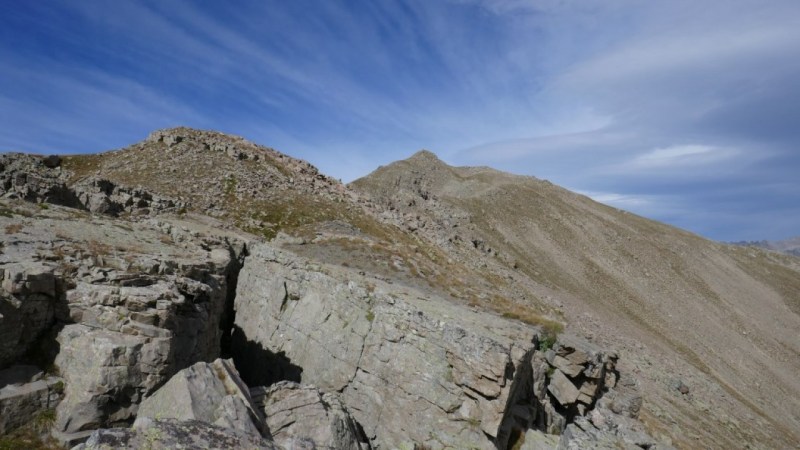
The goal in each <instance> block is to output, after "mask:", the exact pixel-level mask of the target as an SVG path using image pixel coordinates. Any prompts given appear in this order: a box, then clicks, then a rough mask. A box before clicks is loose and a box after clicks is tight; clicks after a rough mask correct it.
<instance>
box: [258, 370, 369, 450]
mask: <svg viewBox="0 0 800 450" xmlns="http://www.w3.org/2000/svg"><path fill="white" fill-rule="evenodd" d="M263 408H264V414H265V416H266V418H267V424H268V425H269V429H270V432H271V433H272V437H273V439H274V441H275V443H276V444H278V445H281V446H283V447H284V448H298V447H299V446H302V445H312V447H311V448H317V449H324V448H330V449H341V450H361V449H367V448H369V444H368V443H367V442H362V436H361V432H360V425H358V424H357V423H356V421H355V420H354V419H353V418H352V417H350V413H349V412H348V411H347V409H346V408H345V406H344V405H343V404H342V402H341V401H340V400H339V398H338V396H336V395H334V394H324V393H322V392H320V391H319V390H318V389H316V388H314V387H313V386H301V385H300V384H297V383H293V382H289V381H282V382H279V383H277V384H275V385H273V386H271V387H270V388H269V389H268V390H267V391H266V392H265V394H264V398H263Z"/></svg>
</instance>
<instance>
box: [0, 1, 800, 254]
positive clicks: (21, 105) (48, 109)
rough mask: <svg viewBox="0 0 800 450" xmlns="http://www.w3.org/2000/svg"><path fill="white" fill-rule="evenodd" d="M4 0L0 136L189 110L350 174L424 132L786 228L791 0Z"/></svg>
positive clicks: (792, 71)
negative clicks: (30, 0) (205, 0)
mask: <svg viewBox="0 0 800 450" xmlns="http://www.w3.org/2000/svg"><path fill="white" fill-rule="evenodd" d="M0 7H2V10H3V16H2V17H3V18H2V27H0V36H1V37H2V38H1V39H0V60H1V61H2V64H1V65H0V86H2V87H1V88H0V151H15V150H16V151H32V152H41V153H56V152H60V153H75V152H96V151H101V150H106V149H111V148H118V147H122V146H126V145H129V144H131V143H134V142H137V141H139V140H141V139H143V138H144V137H145V136H146V135H147V133H148V132H150V131H152V130H154V129H157V128H165V127H171V126H178V125H186V126H192V127H197V128H204V129H215V130H219V131H223V132H228V133H233V134H237V135H241V136H243V137H245V138H247V139H249V140H252V141H255V142H258V143H260V144H263V145H267V146H271V147H274V148H276V149H278V150H280V151H282V152H285V153H287V154H290V155H292V156H296V157H300V158H303V159H306V160H308V161H309V162H311V163H313V164H315V165H316V166H318V167H319V168H320V169H321V170H322V171H323V172H325V173H327V174H329V175H332V176H334V177H338V178H342V179H343V180H344V181H350V180H352V179H354V178H357V177H359V176H363V175H365V174H367V173H368V172H370V171H371V170H374V169H375V168H376V167H377V166H378V165H382V164H387V163H389V162H391V161H394V160H398V159H402V158H405V157H407V156H409V155H410V154H412V153H413V152H415V151H416V150H418V149H420V148H427V149H431V150H432V151H434V152H435V153H437V154H438V155H439V156H440V157H441V158H442V159H443V160H444V161H446V162H448V163H450V164H455V165H487V166H492V167H495V168H498V169H501V170H506V171H510V172H514V173H518V174H526V175H533V176H536V177H538V178H544V179H549V180H551V181H553V182H554V183H556V184H559V185H562V186H564V187H567V188H569V189H572V190H575V191H578V192H581V193H584V194H587V195H589V196H591V197H593V198H595V199H596V200H598V201H601V202H604V203H608V204H610V205H613V206H616V207H619V208H622V209H627V210H630V211H632V212H635V213H638V214H641V215H644V216H646V217H650V218H653V219H656V220H661V221H664V222H667V223H670V224H673V225H676V226H679V227H681V228H685V229H688V230H690V231H693V232H696V233H699V234H701V235H703V236H706V237H709V238H712V239H717V240H727V241H738V240H760V239H783V238H787V237H790V236H796V235H800V176H798V169H800V83H798V82H797V80H798V79H800V2H797V1H790V0H772V1H769V0H768V1H755V0H724V1H723V0H704V1H703V2H694V1H686V0H675V1H663V0H657V1H633V0H608V1H603V2H587V1H578V0H561V1H558V0H543V1H525V0H485V1H483V0H460V1H459V0H452V1H444V0H442V1H435V2H430V1H420V0H406V1H389V0H386V1H380V2H367V1H364V2H357V1H344V0H330V1H310V0H298V1H292V2H280V1H265V2H262V1H237V2H226V3H217V2H207V3H201V2H191V1H181V0H163V1H140V2H132V1H131V2H102V1H99V0H86V1H80V2H70V1H55V0H42V1H36V2H18V1H10V0H0Z"/></svg>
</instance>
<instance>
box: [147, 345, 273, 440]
mask: <svg viewBox="0 0 800 450" xmlns="http://www.w3.org/2000/svg"><path fill="white" fill-rule="evenodd" d="M144 418H151V419H177V420H183V421H186V420H199V421H203V422H208V423H211V424H214V425H217V426H222V427H227V428H233V429H235V430H238V431H240V432H243V433H249V434H253V435H262V434H264V435H268V431H267V429H266V427H265V426H264V419H263V416H262V414H261V412H260V411H259V409H258V408H257V407H256V406H255V404H253V401H252V399H251V398H250V394H249V389H248V388H247V386H246V385H245V384H244V382H242V380H241V379H240V378H239V373H238V372H237V371H236V368H235V367H234V366H233V362H231V361H230V360H224V359H217V360H215V361H214V362H212V363H205V362H199V363H197V364H194V365H192V366H191V367H188V368H186V369H183V370H181V371H180V372H178V373H177V374H175V375H174V376H173V377H172V378H171V379H170V380H169V381H168V382H167V383H166V384H165V385H164V386H162V387H161V388H160V389H159V390H157V391H156V392H155V393H153V395H151V396H150V397H147V398H145V399H144V400H143V401H142V404H141V405H140V406H139V413H138V417H137V419H136V421H137V422H141V421H142V420H143V419H144Z"/></svg>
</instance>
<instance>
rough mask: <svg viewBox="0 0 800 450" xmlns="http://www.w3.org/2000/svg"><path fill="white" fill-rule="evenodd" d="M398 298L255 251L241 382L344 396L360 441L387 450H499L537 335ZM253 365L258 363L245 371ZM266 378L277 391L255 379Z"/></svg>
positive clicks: (247, 275)
mask: <svg viewBox="0 0 800 450" xmlns="http://www.w3.org/2000/svg"><path fill="white" fill-rule="evenodd" d="M340 271H341V272H340ZM347 280H349V281H347ZM394 289H395V288H394V287H393V286H391V285H388V284H383V283H379V282H375V281H374V280H367V279H362V278H361V277H360V276H359V275H358V274H357V273H355V272H353V271H347V270H344V269H341V268H334V267H330V266H325V267H324V269H323V268H322V267H320V266H317V265H314V264H312V263H309V262H307V261H305V260H304V259H302V258H299V257H296V256H294V255H292V254H289V253H286V252H282V251H277V250H275V249H273V248H271V247H269V246H267V245H258V246H256V247H254V248H253V249H251V254H250V256H249V257H248V258H247V261H246V262H245V265H244V267H243V269H242V271H241V273H240V276H239V284H238V287H237V296H236V324H235V325H236V329H237V330H238V334H239V344H238V346H237V347H236V348H237V349H239V350H237V351H241V352H242V353H241V354H239V355H238V356H237V360H241V361H243V366H242V367H240V370H241V371H242V373H243V374H244V378H245V379H248V377H250V378H251V379H250V380H248V382H250V383H251V384H269V383H270V382H274V381H277V379H280V377H281V376H283V377H287V376H289V377H294V381H302V382H303V383H311V384H314V385H316V386H318V387H319V388H320V389H322V390H324V391H328V392H333V391H338V392H342V401H343V402H344V404H345V405H346V407H347V409H348V410H349V411H350V412H351V413H352V415H353V417H354V418H355V419H356V420H357V421H358V422H359V423H360V424H361V425H362V426H363V427H364V431H365V433H366V435H367V437H368V438H370V439H371V441H372V442H373V443H380V445H381V446H384V445H385V446H387V447H388V448H392V447H399V446H401V445H410V444H409V443H411V442H418V443H425V444H426V445H432V446H434V448H438V446H442V445H444V446H447V445H449V446H452V447H456V448H462V447H470V446H472V447H477V448H495V443H494V442H493V441H497V442H500V444H499V445H501V446H502V445H504V442H505V440H506V439H507V438H508V431H509V430H508V429H507V428H505V426H506V424H508V423H509V420H506V419H507V416H508V414H509V413H510V411H509V410H507V407H508V406H510V405H515V404H517V403H518V401H517V400H518V399H517V398H516V396H522V397H525V398H526V399H527V400H526V401H527V402H528V403H529V404H530V402H531V401H532V400H531V399H532V398H533V395H532V394H531V390H530V388H529V387H527V388H525V389H522V388H520V387H519V386H521V385H522V384H525V385H526V386H529V385H530V377H531V376H532V375H531V369H530V360H531V357H532V354H533V351H534V347H535V345H534V344H533V342H534V341H535V340H534V335H535V333H536V332H537V330H536V329H535V328H532V327H527V326H524V325H522V324H519V323H517V322H514V321H510V320H506V319H503V318H500V317H496V316H492V315H487V314H477V313H473V312H471V311H465V309H464V308H462V307H459V306H457V305H453V304H451V303H449V302H447V301H444V300H441V299H438V298H436V297H433V296H429V295H426V294H423V293H412V292H408V290H406V289H405V288H403V290H394ZM270 355H271V356H270ZM256 356H261V357H262V358H264V359H263V360H262V361H263V362H262V363H261V364H254V365H253V366H251V367H246V363H247V361H252V362H255V360H256V358H255V357H256ZM278 366H282V368H281V370H277V369H276V367H278ZM526 367H527V369H526ZM270 370H272V372H273V373H272V375H273V376H275V377H276V379H272V380H270V379H263V378H262V379H257V377H259V376H264V375H265V374H268V372H269V371H270ZM524 374H527V376H525V375H524ZM254 378H256V379H254ZM527 395H530V398H528V397H527ZM437 443H438V444H437Z"/></svg>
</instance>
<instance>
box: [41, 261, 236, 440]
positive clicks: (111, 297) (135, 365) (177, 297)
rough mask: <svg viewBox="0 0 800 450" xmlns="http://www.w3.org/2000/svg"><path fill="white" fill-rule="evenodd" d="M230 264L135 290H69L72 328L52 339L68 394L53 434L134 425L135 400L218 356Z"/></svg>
mask: <svg viewBox="0 0 800 450" xmlns="http://www.w3.org/2000/svg"><path fill="white" fill-rule="evenodd" d="M229 263H230V257H227V256H226V252H212V254H211V258H210V260H207V261H198V262H190V261H185V262H181V263H180V264H176V266H177V267H176V269H177V270H176V271H175V273H173V274H172V275H164V276H161V277H157V278H155V279H154V278H152V277H149V276H142V277H140V278H139V282H138V283H137V282H133V283H132V284H134V286H119V285H118V284H90V283H86V282H79V283H78V284H77V286H75V288H73V289H71V290H69V291H67V293H66V298H67V308H68V311H69V318H70V320H71V321H73V322H75V323H73V324H69V325H66V326H65V327H64V329H63V330H62V331H61V332H60V333H59V334H58V337H57V342H58V344H59V348H60V349H59V352H58V356H57V358H56V360H55V363H56V365H57V366H58V368H59V369H60V371H61V374H62V375H63V376H64V378H65V380H66V383H67V384H66V386H67V387H66V395H65V398H64V401H63V402H62V403H61V404H60V405H59V407H58V420H57V422H56V430H57V431H58V432H60V433H63V434H65V435H70V434H74V433H79V432H82V431H85V430H91V429H94V428H98V427H101V426H106V425H109V424H114V423H123V422H125V421H129V420H132V418H133V417H134V415H135V413H136V410H137V407H138V404H139V402H140V401H141V399H142V398H143V397H145V396H147V395H149V394H151V393H152V392H153V391H154V390H155V389H157V388H158V387H160V386H161V385H162V384H163V383H164V382H166V381H167V380H168V379H169V377H170V376H171V375H173V374H174V373H176V372H177V371H178V370H180V369H182V368H184V367H187V366H189V365H191V364H193V363H194V362H196V361H209V360H213V359H214V358H215V357H217V356H218V355H219V351H220V341H221V336H222V332H221V330H220V318H221V316H222V315H223V313H224V310H225V301H226V295H227V287H226V271H227V270H228V266H229ZM189 277H193V278H189ZM159 278H160V279H159ZM126 280H128V282H130V281H131V280H132V278H126ZM106 281H108V280H106ZM148 283H152V284H149V285H144V286H136V285H135V284H148Z"/></svg>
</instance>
